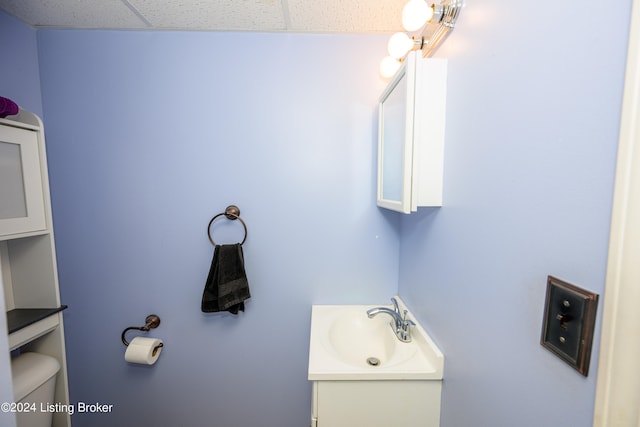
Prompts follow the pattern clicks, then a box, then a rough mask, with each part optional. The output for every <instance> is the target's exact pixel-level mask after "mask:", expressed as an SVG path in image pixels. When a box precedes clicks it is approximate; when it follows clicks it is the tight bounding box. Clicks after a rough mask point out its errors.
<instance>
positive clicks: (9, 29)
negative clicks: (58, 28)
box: [0, 10, 42, 117]
mask: <svg viewBox="0 0 640 427" xmlns="http://www.w3.org/2000/svg"><path fill="white" fill-rule="evenodd" d="M0 96H4V97H5V98H9V99H11V100H13V101H14V102H15V103H16V104H18V105H19V106H20V107H22V108H24V109H25V110H28V111H31V112H33V113H36V114H37V115H39V116H40V117H42V99H41V96H40V74H39V71H38V45H37V41H36V30H34V29H33V28H31V27H30V26H28V25H26V24H24V23H23V22H21V21H19V20H18V19H16V18H14V17H13V16H10V15H8V14H6V13H5V12H3V11H2V10H0Z"/></svg>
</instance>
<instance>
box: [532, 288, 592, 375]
mask: <svg viewBox="0 0 640 427" xmlns="http://www.w3.org/2000/svg"><path fill="white" fill-rule="evenodd" d="M597 306H598V294H595V293H593V292H590V291H587V290H585V289H582V288H579V287H577V286H575V285H572V284H570V283H567V282H564V281H562V280H560V279H557V278H555V277H553V276H548V277H547V297H546V301H545V310H544V320H543V323H542V336H541V338H540V344H542V346H544V347H545V348H547V349H548V350H549V351H551V352H552V353H554V354H555V355H557V356H558V357H560V358H561V359H562V360H564V361H565V362H567V363H568V364H569V365H571V366H572V367H573V368H575V369H577V370H578V372H580V373H581V374H582V375H584V376H587V375H588V373H589V361H590V359H591V345H592V342H593V332H594V327H595V320H596V309H597Z"/></svg>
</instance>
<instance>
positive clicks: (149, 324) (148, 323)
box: [121, 314, 164, 356]
mask: <svg viewBox="0 0 640 427" xmlns="http://www.w3.org/2000/svg"><path fill="white" fill-rule="evenodd" d="M144 321H145V324H144V326H129V327H128V328H126V329H125V330H124V331H122V337H121V338H122V343H123V344H124V345H126V346H127V347H128V346H129V341H127V337H126V336H125V334H126V333H127V332H128V331H130V330H132V329H135V330H137V331H143V332H149V330H151V329H155V328H157V327H158V326H159V325H160V317H158V315H156V314H150V315H148V316H147V317H146V319H144ZM163 346H164V345H163V344H162V343H160V344H158V345H157V346H156V347H155V348H154V349H153V355H154V356H155V355H156V352H157V351H158V349H159V348H160V347H163Z"/></svg>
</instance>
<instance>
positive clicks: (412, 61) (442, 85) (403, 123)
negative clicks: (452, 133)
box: [377, 51, 447, 213]
mask: <svg viewBox="0 0 640 427" xmlns="http://www.w3.org/2000/svg"><path fill="white" fill-rule="evenodd" d="M446 90H447V60H446V59H435V58H422V52H421V51H413V52H410V53H409V55H408V56H407V57H406V59H405V61H404V63H403V64H402V66H401V68H400V69H399V70H398V72H397V73H396V75H395V76H394V77H393V79H392V80H391V82H390V83H389V85H388V86H387V88H386V89H385V91H384V92H383V93H382V95H381V96H380V100H379V104H378V107H379V123H378V191H377V204H378V206H380V207H383V208H387V209H391V210H394V211H398V212H402V213H411V212H414V211H416V210H417V208H418V207H420V206H442V179H443V163H444V132H445V110H446Z"/></svg>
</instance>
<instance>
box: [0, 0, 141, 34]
mask: <svg viewBox="0 0 640 427" xmlns="http://www.w3.org/2000/svg"><path fill="white" fill-rule="evenodd" d="M0 8H2V9H3V10H4V11H6V12H7V13H9V14H11V15H14V16H16V17H18V18H20V19H22V20H23V21H25V22H27V23H29V24H31V25H33V26H36V27H38V26H44V27H72V28H132V29H135V28H146V27H147V25H145V23H144V22H143V21H142V20H140V19H139V18H138V17H137V16H136V14H135V13H133V12H132V11H131V9H129V8H128V7H127V6H126V5H125V4H124V3H123V2H121V1H120V0H0Z"/></svg>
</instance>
